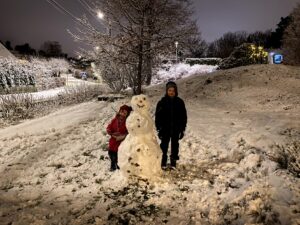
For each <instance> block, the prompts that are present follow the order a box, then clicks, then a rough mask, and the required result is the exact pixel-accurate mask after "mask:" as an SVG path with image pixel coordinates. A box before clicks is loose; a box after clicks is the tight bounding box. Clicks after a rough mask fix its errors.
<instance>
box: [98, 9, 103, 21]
mask: <svg viewBox="0 0 300 225" xmlns="http://www.w3.org/2000/svg"><path fill="white" fill-rule="evenodd" d="M97 16H98V18H100V19H101V20H102V19H103V18H104V13H103V12H101V11H98V13H97Z"/></svg>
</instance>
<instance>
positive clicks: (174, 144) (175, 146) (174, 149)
mask: <svg viewBox="0 0 300 225" xmlns="http://www.w3.org/2000/svg"><path fill="white" fill-rule="evenodd" d="M170 140H171V156H170V161H171V166H174V167H176V160H178V159H179V156H178V153H179V142H178V141H179V135H178V134H176V135H171V136H170V135H163V136H162V139H161V143H160V148H161V150H162V152H163V155H162V159H161V166H166V165H167V160H168V147H169V142H170Z"/></svg>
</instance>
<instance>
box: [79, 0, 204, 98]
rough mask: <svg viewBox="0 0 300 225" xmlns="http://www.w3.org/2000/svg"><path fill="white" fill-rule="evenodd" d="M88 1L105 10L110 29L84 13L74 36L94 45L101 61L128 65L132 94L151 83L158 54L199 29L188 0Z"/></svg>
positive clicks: (96, 55) (96, 58)
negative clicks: (92, 20) (89, 18)
mask: <svg viewBox="0 0 300 225" xmlns="http://www.w3.org/2000/svg"><path fill="white" fill-rule="evenodd" d="M90 4H93V5H94V6H93V8H96V9H101V11H102V12H103V13H104V15H105V21H106V25H107V26H108V30H109V32H101V31H99V30H98V29H97V28H95V26H93V25H92V24H91V23H90V22H89V21H88V20H87V19H86V18H85V17H84V18H82V19H80V20H79V21H80V23H81V24H82V25H83V27H82V28H81V29H80V30H79V33H78V34H76V35H75V34H73V37H74V38H75V39H76V40H79V41H83V42H85V43H88V44H90V45H92V46H95V47H96V48H97V49H96V51H95V54H92V55H94V56H95V60H96V61H101V64H103V62H110V63H107V64H106V65H107V66H111V64H112V63H115V65H116V66H114V68H116V67H118V66H121V65H126V68H128V67H131V69H130V71H132V72H133V73H134V74H133V75H132V77H133V79H132V83H130V85H132V86H131V87H132V88H133V92H134V94H139V93H141V92H142V89H141V86H142V84H143V83H147V84H149V83H150V81H151V76H152V67H153V65H152V64H153V62H155V58H156V57H157V56H158V55H160V54H164V53H166V52H170V51H173V50H174V48H175V46H174V42H175V41H178V42H179V43H183V42H185V39H186V37H187V36H190V35H194V34H196V33H197V32H198V31H197V26H196V23H195V22H194V21H192V20H191V15H192V11H191V7H190V6H191V1H190V0H98V1H96V0H90ZM104 64H105V63H104Z"/></svg>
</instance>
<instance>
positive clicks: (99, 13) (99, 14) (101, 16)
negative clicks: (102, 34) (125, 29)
mask: <svg viewBox="0 0 300 225" xmlns="http://www.w3.org/2000/svg"><path fill="white" fill-rule="evenodd" d="M97 16H98V18H99V19H101V20H104V17H105V15H104V13H103V12H101V11H98V13H97ZM106 33H107V35H109V37H110V36H111V22H110V19H108V26H107V27H106Z"/></svg>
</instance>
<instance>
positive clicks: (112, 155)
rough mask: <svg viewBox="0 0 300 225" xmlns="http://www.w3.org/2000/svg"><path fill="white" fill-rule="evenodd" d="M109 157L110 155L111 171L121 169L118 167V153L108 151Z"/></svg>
mask: <svg viewBox="0 0 300 225" xmlns="http://www.w3.org/2000/svg"><path fill="white" fill-rule="evenodd" d="M108 155H109V158H110V162H111V164H110V169H111V170H116V169H119V166H118V152H113V151H110V150H108Z"/></svg>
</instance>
